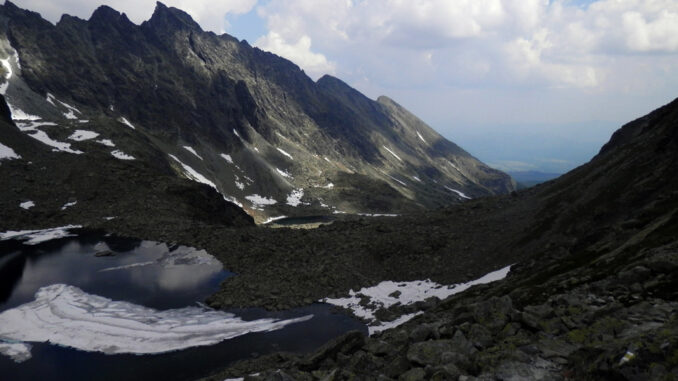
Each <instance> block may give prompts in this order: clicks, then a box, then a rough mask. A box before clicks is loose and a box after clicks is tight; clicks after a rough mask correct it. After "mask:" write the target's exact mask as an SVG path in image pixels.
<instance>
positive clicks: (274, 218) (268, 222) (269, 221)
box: [261, 216, 287, 225]
mask: <svg viewBox="0 0 678 381" xmlns="http://www.w3.org/2000/svg"><path fill="white" fill-rule="evenodd" d="M283 218H287V216H278V217H271V218H269V219H267V220H266V221H264V222H262V223H261V224H262V225H266V224H270V223H271V222H273V221H278V220H282V219H283Z"/></svg>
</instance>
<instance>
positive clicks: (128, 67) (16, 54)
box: [0, 1, 514, 221]
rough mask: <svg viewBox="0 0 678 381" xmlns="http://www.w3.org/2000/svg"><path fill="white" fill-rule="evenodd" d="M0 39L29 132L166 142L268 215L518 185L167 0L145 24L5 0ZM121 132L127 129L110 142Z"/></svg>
mask: <svg viewBox="0 0 678 381" xmlns="http://www.w3.org/2000/svg"><path fill="white" fill-rule="evenodd" d="M0 45H1V46H0V57H2V58H3V65H2V69H1V70H2V71H3V73H2V74H4V78H5V81H4V84H3V85H2V86H3V88H2V90H3V91H2V93H3V95H5V97H6V98H7V100H8V102H9V104H10V105H11V106H12V108H13V110H14V111H15V112H14V113H13V118H14V119H15V121H16V122H17V124H18V125H19V127H20V128H22V129H23V130H24V131H25V132H30V134H29V135H31V134H33V135H34V134H35V133H40V134H46V135H48V136H49V137H50V138H51V137H53V136H54V135H56V134H60V135H63V136H64V137H65V138H68V136H70V134H68V132H69V131H70V132H71V133H72V132H73V131H75V130H76V129H80V130H86V131H92V132H96V133H97V134H99V135H98V140H100V141H110V142H111V144H115V147H112V146H108V147H107V146H105V145H102V144H99V145H90V146H89V147H87V148H88V151H87V155H89V154H90V152H93V151H97V152H100V153H102V154H105V153H110V152H112V151H114V149H115V150H117V151H121V152H123V153H125V154H126V155H128V156H133V157H134V158H135V159H136V160H146V159H147V155H145V154H144V151H148V152H151V151H156V152H162V153H164V154H165V155H164V157H162V156H161V157H156V158H154V160H156V161H162V160H164V161H165V163H164V164H163V165H165V166H168V167H172V168H174V171H175V173H176V175H177V176H178V177H185V178H189V179H193V180H197V181H201V182H203V183H207V184H209V185H211V186H213V187H214V188H216V189H217V190H218V192H220V193H221V194H222V195H223V196H224V197H225V198H226V199H228V200H229V201H232V202H234V203H236V204H238V205H240V206H241V207H242V208H243V209H244V210H246V211H247V212H248V213H249V214H250V215H252V216H254V217H255V218H256V219H257V220H258V221H262V220H264V219H266V218H267V217H270V216H279V215H281V214H283V215H292V216H294V215H313V214H332V213H339V212H353V213H355V212H364V213H376V212H381V213H384V212H391V213H394V212H406V211H414V210H421V209H422V208H431V207H438V206H441V205H448V204H450V203H456V202H459V201H462V200H464V199H466V198H467V197H479V196H485V195H491V194H500V193H507V192H510V191H511V190H513V187H514V185H513V182H512V180H511V179H510V177H509V176H508V175H505V174H503V173H501V172H499V171H496V170H493V169H490V168H489V167H487V166H486V165H484V164H483V163H481V162H479V161H478V160H476V159H475V158H473V157H472V156H471V155H469V154H468V153H467V152H465V151H464V150H463V149H461V148H460V147H458V146H456V145H455V144H453V143H451V142H449V141H447V140H446V139H444V138H443V137H442V136H440V135H439V134H437V133H436V132H435V131H434V130H433V129H431V128H430V127H428V126H427V125H426V124H425V123H423V122H422V121H421V120H419V119H418V118H417V117H415V116H414V115H412V114H411V113H409V112H408V111H407V110H405V109H404V108H402V107H401V106H399V105H398V104H396V103H395V102H394V101H392V100H390V99H388V98H386V97H381V98H379V99H378V100H377V101H373V100H370V99H368V98H367V97H365V96H364V95H362V94H360V93H359V92H358V91H356V90H355V89H352V88H351V87H350V86H348V85H347V84H345V83H343V82H342V81H341V80H339V79H337V78H333V77H330V76H325V77H323V78H321V79H320V80H318V81H317V82H314V81H312V80H311V79H310V78H309V77H307V76H306V75H305V74H304V72H303V71H302V70H300V69H299V68H298V67H297V66H296V65H294V64H293V63H291V62H289V61H287V60H284V59H282V58H280V57H278V56H275V55H273V54H270V53H267V52H263V51H261V50H259V49H257V48H253V47H251V46H250V45H249V44H247V42H245V41H242V42H240V41H238V40H236V39H235V38H233V37H230V36H228V35H221V36H217V35H215V34H213V33H208V32H204V31H202V30H201V29H200V27H199V26H198V24H196V23H195V22H194V21H193V20H192V19H191V18H190V17H189V16H188V15H187V14H186V13H184V12H182V11H180V10H178V9H175V8H168V7H166V6H164V5H163V4H161V3H158V5H157V7H156V10H155V12H154V14H153V15H152V17H151V18H150V19H149V20H148V21H146V22H144V23H143V24H141V25H135V24H133V23H132V22H130V21H129V19H127V17H126V16H125V15H124V14H120V13H119V12H117V11H115V10H113V9H111V8H109V7H105V6H102V7H100V8H98V9H97V10H96V11H95V12H94V14H93V15H92V16H91V18H90V19H89V20H81V19H78V18H76V17H71V16H68V15H64V16H63V17H62V19H61V20H60V21H59V22H58V23H57V24H56V25H52V24H51V23H49V22H47V21H45V20H43V19H42V18H41V17H40V15H38V14H36V13H32V12H30V11H26V10H22V9H20V8H18V7H17V6H15V5H14V4H12V3H11V2H10V1H7V2H5V5H3V6H2V7H0ZM36 122H40V123H36ZM44 122H49V123H51V124H44ZM67 134H68V136H66V135H67ZM122 135H124V136H126V137H127V138H129V140H128V141H125V142H123V141H119V140H118V141H116V140H115V139H112V138H114V137H118V136H122ZM71 140H73V139H71ZM92 141H94V140H92ZM68 143H70V144H71V146H72V147H73V150H74V151H77V150H80V151H82V150H83V149H84V147H82V145H83V144H88V143H80V142H79V141H69V142H68ZM62 152H66V154H72V152H69V151H68V150H62ZM66 154H62V153H60V154H59V156H64V155H66ZM123 157H124V156H123ZM29 160H30V158H29Z"/></svg>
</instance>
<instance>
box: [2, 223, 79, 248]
mask: <svg viewBox="0 0 678 381" xmlns="http://www.w3.org/2000/svg"><path fill="white" fill-rule="evenodd" d="M81 227H82V226H81V225H67V226H62V227H58V228H51V229H42V230H20V231H12V230H10V231H7V232H4V233H0V241H5V240H8V239H18V240H23V241H24V245H37V244H39V243H43V242H47V241H51V240H53V239H60V238H64V237H75V234H70V233H69V232H68V231H69V230H70V229H79V228H81Z"/></svg>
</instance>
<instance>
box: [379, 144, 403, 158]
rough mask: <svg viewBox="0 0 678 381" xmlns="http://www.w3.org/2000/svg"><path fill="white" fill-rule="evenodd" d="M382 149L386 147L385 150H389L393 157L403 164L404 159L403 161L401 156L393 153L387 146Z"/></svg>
mask: <svg viewBox="0 0 678 381" xmlns="http://www.w3.org/2000/svg"><path fill="white" fill-rule="evenodd" d="M382 147H384V149H385V150H387V151H388V152H389V153H390V154H391V155H393V156H394V157H395V158H396V159H398V160H399V161H401V162H402V161H403V159H401V158H400V156H398V155H396V154H395V152H393V151H391V150H390V149H388V147H386V146H382Z"/></svg>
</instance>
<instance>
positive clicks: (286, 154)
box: [276, 148, 294, 160]
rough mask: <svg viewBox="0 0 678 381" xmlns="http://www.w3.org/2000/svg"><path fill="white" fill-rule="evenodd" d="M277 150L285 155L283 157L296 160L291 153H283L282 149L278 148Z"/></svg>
mask: <svg viewBox="0 0 678 381" xmlns="http://www.w3.org/2000/svg"><path fill="white" fill-rule="evenodd" d="M276 149H277V150H278V151H279V152H280V153H281V154H283V155H285V156H287V157H289V158H290V160H294V158H293V157H292V155H290V154H289V153H287V152H285V151H283V150H282V149H281V148H276Z"/></svg>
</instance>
